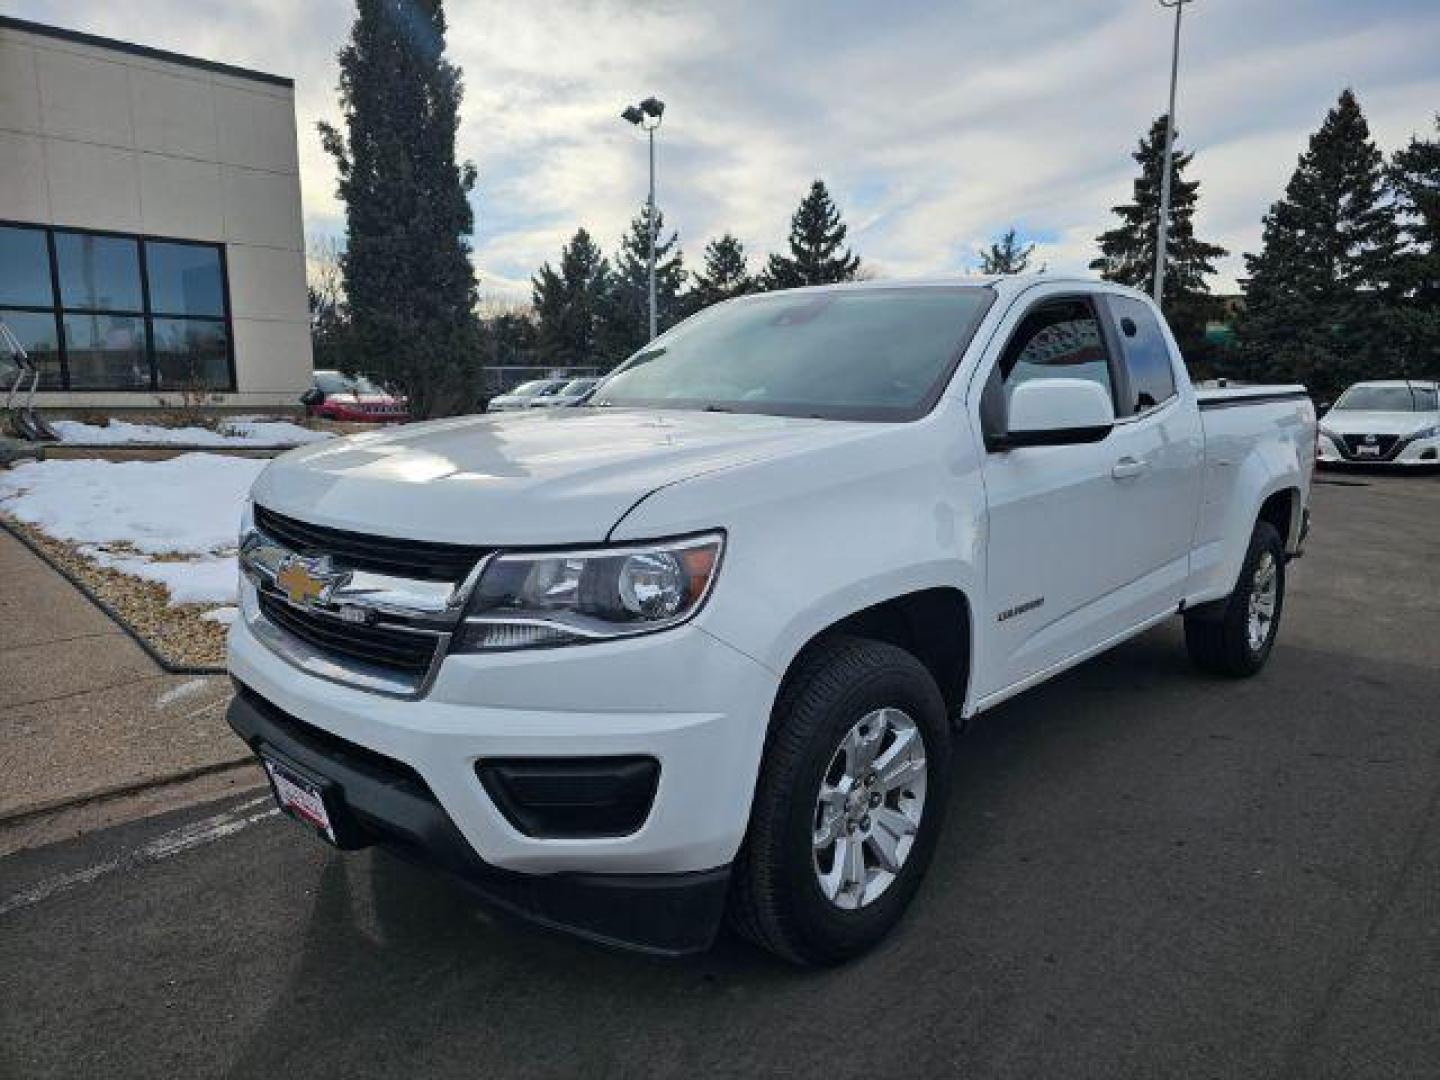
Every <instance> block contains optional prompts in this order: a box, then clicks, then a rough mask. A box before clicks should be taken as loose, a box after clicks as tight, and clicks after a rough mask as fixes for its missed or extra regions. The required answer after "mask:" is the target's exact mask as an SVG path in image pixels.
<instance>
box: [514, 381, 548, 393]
mask: <svg viewBox="0 0 1440 1080" xmlns="http://www.w3.org/2000/svg"><path fill="white" fill-rule="evenodd" d="M545 385H546V380H545V379H532V380H531V381H530V382H522V383H521V384H520V385H519V386H517V387H515V389H514V390H511V391H508V392H509V393H511V394H515V395H516V396H517V397H528V396H530V395H531V394H538V393H539V392H540V390H541V388H543V387H544V386H545Z"/></svg>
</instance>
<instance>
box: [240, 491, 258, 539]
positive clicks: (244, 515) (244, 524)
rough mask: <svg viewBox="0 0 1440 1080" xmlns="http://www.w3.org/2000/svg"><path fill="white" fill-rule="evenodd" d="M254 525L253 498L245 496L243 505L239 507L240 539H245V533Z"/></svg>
mask: <svg viewBox="0 0 1440 1080" xmlns="http://www.w3.org/2000/svg"><path fill="white" fill-rule="evenodd" d="M254 527H255V500H254V499H252V498H250V496H248V495H247V496H245V505H244V506H242V507H240V539H241V540H242V541H243V540H244V539H245V534H246V533H248V532H249V531H250V530H251V529H253V528H254Z"/></svg>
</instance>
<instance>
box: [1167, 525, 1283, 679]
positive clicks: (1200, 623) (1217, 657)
mask: <svg viewBox="0 0 1440 1080" xmlns="http://www.w3.org/2000/svg"><path fill="white" fill-rule="evenodd" d="M1284 606H1285V545H1284V543H1283V542H1282V541H1281V539H1280V534H1279V533H1278V532H1276V531H1275V526H1273V525H1271V524H1270V523H1269V522H1268V521H1260V522H1256V524H1255V531H1254V533H1253V534H1251V537H1250V548H1249V550H1248V551H1246V553H1245V562H1244V564H1243V566H1242V567H1241V570H1240V579H1239V580H1238V581H1237V582H1236V583H1235V589H1234V591H1233V592H1231V594H1230V595H1229V596H1228V597H1226V598H1225V599H1224V600H1221V601H1218V602H1217V603H1216V604H1214V605H1207V606H1206V608H1203V609H1196V610H1195V611H1193V612H1189V613H1187V614H1186V616H1185V647H1186V649H1187V650H1188V651H1189V653H1190V659H1191V660H1192V661H1193V662H1194V663H1195V666H1196V667H1198V668H1200V669H1201V670H1202V671H1208V672H1210V673H1212V674H1215V675H1227V676H1229V677H1231V678H1236V679H1240V678H1247V677H1248V676H1251V675H1254V674H1255V673H1256V672H1258V671H1259V670H1260V669H1261V668H1262V667H1264V666H1265V661H1266V660H1268V659H1269V658H1270V651H1271V650H1272V649H1273V648H1274V647H1275V635H1276V634H1277V633H1279V630H1280V614H1281V611H1282V610H1283V608H1284Z"/></svg>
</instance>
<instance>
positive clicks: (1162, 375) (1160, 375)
mask: <svg viewBox="0 0 1440 1080" xmlns="http://www.w3.org/2000/svg"><path fill="white" fill-rule="evenodd" d="M1105 301H1106V303H1107V304H1108V305H1109V308H1110V314H1111V316H1112V317H1113V319H1114V322H1115V336H1116V337H1117V338H1118V339H1119V341H1120V355H1121V358H1122V360H1123V361H1124V365H1125V376H1126V379H1125V381H1126V383H1127V386H1126V387H1125V389H1124V390H1123V391H1122V393H1123V395H1124V399H1123V400H1122V401H1121V402H1120V406H1121V407H1120V408H1119V409H1117V410H1116V413H1117V415H1119V416H1135V415H1139V414H1140V413H1145V412H1149V411H1150V410H1151V409H1155V408H1158V407H1159V406H1161V405H1164V404H1165V402H1167V401H1169V400H1170V399H1171V398H1173V397H1174V396H1175V395H1176V393H1177V390H1176V388H1175V367H1174V365H1173V364H1172V362H1171V359H1170V349H1169V347H1168V345H1167V344H1166V342H1165V335H1164V333H1163V332H1162V331H1161V329H1160V322H1159V320H1158V319H1156V317H1155V312H1154V311H1153V310H1152V309H1151V308H1150V306H1149V305H1148V304H1145V303H1143V302H1141V301H1139V300H1136V299H1134V298H1132V297H1129V296H1117V295H1115V294H1113V293H1111V294H1109V295H1107V296H1106V297H1105Z"/></svg>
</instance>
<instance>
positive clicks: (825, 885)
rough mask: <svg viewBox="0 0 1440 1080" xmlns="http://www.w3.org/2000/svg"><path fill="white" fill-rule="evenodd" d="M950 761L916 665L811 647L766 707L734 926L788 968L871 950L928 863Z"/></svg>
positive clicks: (935, 705)
mask: <svg viewBox="0 0 1440 1080" xmlns="http://www.w3.org/2000/svg"><path fill="white" fill-rule="evenodd" d="M949 750H950V726H949V721H948V718H947V716H946V712H945V703H944V700H943V698H942V696H941V694H940V690H939V688H938V687H937V686H936V685H935V680H934V679H933V678H931V676H930V673H929V672H928V671H927V670H926V669H925V667H924V665H922V664H921V663H920V662H919V661H918V660H917V659H915V657H914V656H912V655H911V654H910V653H908V652H905V651H904V650H903V649H899V648H897V647H895V646H893V645H888V644H885V643H882V642H877V641H869V640H865V639H860V638H849V637H836V638H834V639H832V640H830V641H827V642H822V643H821V644H819V645H817V646H814V647H812V649H811V650H810V651H809V652H808V654H807V655H805V656H803V657H802V658H801V659H800V660H799V661H798V662H797V665H796V668H795V670H794V671H793V672H792V673H791V674H790V675H789V677H788V678H787V679H786V683H785V686H784V687H783V688H782V690H781V692H780V697H779V699H778V701H777V702H776V705H775V711H774V714H773V716H772V719H771V730H770V736H769V738H768V739H767V742H766V750H765V760H764V761H763V763H762V765H761V770H760V778H759V781H758V783H757V785H756V791H755V803H754V808H753V810H752V812H751V820H750V831H749V834H748V835H747V837H746V841H745V844H744V846H743V848H742V849H741V852H740V855H739V857H738V858H737V859H736V862H735V868H734V876H733V878H732V892H731V898H730V905H729V918H730V922H731V925H732V926H733V927H734V928H735V929H736V930H737V931H738V932H739V933H740V934H742V935H743V936H744V937H746V938H749V939H750V940H751V941H753V942H755V943H756V944H757V945H760V946H761V947H762V948H765V949H769V950H770V951H771V952H774V953H776V954H778V955H779V956H781V957H784V958H785V959H787V960H790V961H792V962H794V963H798V964H806V965H810V964H835V963H840V962H842V961H844V960H848V959H850V958H851V957H854V956H858V955H859V954H860V953H863V952H865V951H866V950H867V949H869V948H870V947H872V946H873V945H874V944H875V943H876V942H878V941H879V940H880V939H881V938H883V937H884V936H885V935H886V934H887V933H888V932H889V931H890V929H891V928H892V927H893V926H894V925H895V924H896V923H897V922H898V921H899V920H900V917H901V916H902V915H903V914H904V912H905V909H906V907H908V906H909V903H910V900H911V897H913V896H914V894H915V891H916V889H918V888H919V885H920V881H921V879H922V878H923V877H924V875H925V870H926V867H927V866H928V865H929V862H930V858H931V855H932V854H933V853H934V849H935V843H936V839H937V838H938V836H939V833H940V826H941V822H942V820H943V818H944V813H945V799H946V792H947V789H948V783H947V781H948V774H949Z"/></svg>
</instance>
